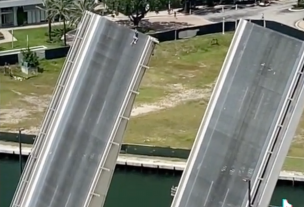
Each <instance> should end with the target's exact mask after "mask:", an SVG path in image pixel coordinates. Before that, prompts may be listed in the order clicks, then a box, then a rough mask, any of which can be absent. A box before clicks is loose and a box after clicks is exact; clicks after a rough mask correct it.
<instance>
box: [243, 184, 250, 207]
mask: <svg viewBox="0 0 304 207" xmlns="http://www.w3.org/2000/svg"><path fill="white" fill-rule="evenodd" d="M243 181H244V182H246V183H247V184H248V185H247V187H248V207H251V195H250V192H251V181H250V179H249V178H244V179H243Z"/></svg>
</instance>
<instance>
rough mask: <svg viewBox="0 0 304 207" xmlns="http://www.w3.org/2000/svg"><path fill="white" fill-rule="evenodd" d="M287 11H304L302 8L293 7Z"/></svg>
mask: <svg viewBox="0 0 304 207" xmlns="http://www.w3.org/2000/svg"><path fill="white" fill-rule="evenodd" d="M288 11H291V12H300V11H304V9H293V8H289V9H288Z"/></svg>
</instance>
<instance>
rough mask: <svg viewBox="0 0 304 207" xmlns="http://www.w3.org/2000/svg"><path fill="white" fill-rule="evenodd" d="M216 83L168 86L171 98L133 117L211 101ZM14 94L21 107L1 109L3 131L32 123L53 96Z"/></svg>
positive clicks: (147, 106)
mask: <svg viewBox="0 0 304 207" xmlns="http://www.w3.org/2000/svg"><path fill="white" fill-rule="evenodd" d="M213 86H214V83H212V84H209V85H206V87H205V88H204V89H187V88H185V87H184V86H183V85H182V84H173V85H169V86H166V87H167V88H169V90H170V91H171V92H172V93H171V94H170V95H169V96H167V97H164V98H163V99H162V100H160V101H158V102H156V103H152V104H142V105H139V106H137V107H134V109H133V110H132V114H131V116H138V115H142V114H147V113H151V112H155V111H158V110H162V109H167V108H172V107H175V106H177V105H179V104H181V103H183V102H186V101H191V100H198V99H203V100H205V101H208V100H209V97H210V94H211V92H212V89H213ZM14 93H16V94H18V95H20V98H19V103H20V106H21V107H18V106H16V107H10V108H2V109H0V126H1V128H2V130H3V128H4V126H10V125H16V126H17V124H18V123H20V122H24V121H29V122H30V121H31V118H32V116H33V115H34V114H35V113H36V114H37V112H38V113H44V112H45V110H46V108H47V107H48V105H49V103H50V100H51V96H50V95H44V96H37V95H35V94H31V95H30V96H29V95H27V96H26V95H23V94H21V93H20V92H18V91H14ZM39 127H40V123H39V125H38V126H32V127H30V128H27V129H25V130H24V133H27V134H36V133H38V131H39ZM15 130H16V129H13V128H11V129H9V128H6V130H5V131H15Z"/></svg>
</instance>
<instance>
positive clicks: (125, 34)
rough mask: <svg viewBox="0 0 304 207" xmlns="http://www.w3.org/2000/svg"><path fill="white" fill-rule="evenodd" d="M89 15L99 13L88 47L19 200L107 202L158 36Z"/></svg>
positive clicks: (72, 204)
mask: <svg viewBox="0 0 304 207" xmlns="http://www.w3.org/2000/svg"><path fill="white" fill-rule="evenodd" d="M86 15H87V16H88V15H89V16H90V17H91V20H90V21H89V22H86V23H87V24H88V26H87V29H86V30H87V31H83V32H86V35H85V37H84V39H83V44H82V45H81V46H80V48H79V49H80V50H81V51H82V52H81V54H80V55H79V56H78V57H77V58H76V60H75V62H74V64H73V71H72V72H71V73H72V75H71V76H70V79H69V80H68V81H67V87H66V90H65V91H64V93H63V96H62V98H61V99H60V100H59V106H58V110H57V111H56V113H55V115H54V118H53V121H52V124H51V126H50V130H49V133H48V134H47V135H46V136H47V137H46V140H47V141H46V143H45V144H44V146H43V148H42V152H43V153H42V155H41V156H40V157H38V158H37V159H38V160H37V163H38V164H37V165H36V167H35V169H34V170H33V173H32V174H31V176H30V179H29V180H28V184H27V187H26V188H25V191H24V193H23V196H22V197H21V199H20V201H17V200H13V201H12V204H11V206H19V207H84V206H94V207H97V206H98V207H100V206H103V203H104V200H105V198H106V194H107V190H108V187H109V185H110V181H111V178H112V173H113V171H114V168H115V163H116V159H117V156H118V152H119V150H120V144H121V141H122V137H123V133H124V130H125V127H126V124H127V120H128V119H127V118H128V117H129V116H130V112H131V108H132V105H133V101H134V97H135V95H134V94H136V93H134V92H132V90H137V88H138V86H139V83H140V81H141V78H142V76H143V74H144V71H145V68H143V67H142V65H146V64H147V63H148V61H149V58H150V56H151V54H152V51H153V48H154V45H155V42H156V41H155V40H154V39H153V38H152V37H149V36H147V35H144V34H141V33H140V34H139V35H138V41H137V43H136V44H134V45H131V42H132V40H133V36H134V31H132V30H130V29H128V28H126V27H122V26H119V25H118V24H116V23H114V22H112V21H110V20H107V19H106V18H103V17H101V16H99V15H96V14H92V13H90V12H87V13H86ZM76 38H77V37H76ZM67 59H69V58H67ZM136 87H137V88H136ZM122 117H124V118H122ZM107 161H108V162H107ZM97 175H100V176H97ZM100 179H101V180H102V182H101V183H100V182H98V181H99V180H100ZM97 190H98V192H97ZM17 191H18V189H17Z"/></svg>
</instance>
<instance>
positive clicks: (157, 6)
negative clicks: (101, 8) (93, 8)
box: [106, 0, 169, 26]
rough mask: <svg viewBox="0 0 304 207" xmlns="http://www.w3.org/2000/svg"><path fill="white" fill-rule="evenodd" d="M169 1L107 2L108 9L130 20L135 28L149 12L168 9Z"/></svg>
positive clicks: (122, 0) (113, 0) (109, 0)
mask: <svg viewBox="0 0 304 207" xmlns="http://www.w3.org/2000/svg"><path fill="white" fill-rule="evenodd" d="M168 3H169V1H168V0H107V2H106V4H107V7H108V8H109V9H110V10H111V11H113V12H120V13H122V14H124V15H126V16H128V17H129V18H130V20H131V21H132V22H133V23H134V25H135V26H138V24H139V22H140V20H141V19H143V18H144V17H145V15H146V14H147V13H148V12H149V11H155V12H158V11H159V10H162V9H167V8H168Z"/></svg>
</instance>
